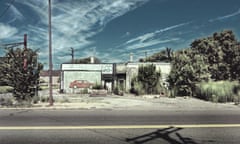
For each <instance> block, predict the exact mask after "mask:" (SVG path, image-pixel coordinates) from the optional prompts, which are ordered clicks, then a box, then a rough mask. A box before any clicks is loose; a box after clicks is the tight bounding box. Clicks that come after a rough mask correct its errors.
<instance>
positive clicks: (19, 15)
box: [10, 5, 24, 20]
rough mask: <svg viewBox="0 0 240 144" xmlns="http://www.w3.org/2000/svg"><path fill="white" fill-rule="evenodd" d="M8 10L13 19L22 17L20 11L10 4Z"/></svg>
mask: <svg viewBox="0 0 240 144" xmlns="http://www.w3.org/2000/svg"><path fill="white" fill-rule="evenodd" d="M10 11H11V14H12V15H13V17H14V18H15V19H18V20H23V19H24V16H23V15H22V13H21V12H20V11H19V10H18V9H17V8H16V7H15V6H14V5H11V6H10Z"/></svg>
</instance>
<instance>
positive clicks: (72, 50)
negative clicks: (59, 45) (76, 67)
mask: <svg viewBox="0 0 240 144" xmlns="http://www.w3.org/2000/svg"><path fill="white" fill-rule="evenodd" d="M70 49H71V56H72V64H73V63H74V48H72V47H70Z"/></svg>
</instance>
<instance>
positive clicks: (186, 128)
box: [0, 110, 240, 144]
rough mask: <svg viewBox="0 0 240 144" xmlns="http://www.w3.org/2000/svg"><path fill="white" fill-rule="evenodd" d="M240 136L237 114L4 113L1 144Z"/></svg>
mask: <svg viewBox="0 0 240 144" xmlns="http://www.w3.org/2000/svg"><path fill="white" fill-rule="evenodd" d="M239 133H240V111H238V110H222V111H219V110H216V111H199V110H194V111H191V110H189V111H162V110H161V111H124V110H121V111H117V110H95V111H90V110H87V111H84V110H61V111H60V110H51V111H47V110H0V144H17V143H24V144H32V143H37V144H42V143H44V144H46V143H47V144H48V143H51V144H66V143H67V144H81V143H84V144H87V143H100V144H101V143H103V144H105V143H120V144H121V143H122V144H127V143H140V144H143V143H144V144H148V143H157V144H159V143H160V144H161V143H171V144H175V143H176V144H185V143H186V144H201V143H210V144H213V143H214V144H219V143H234V144H235V143H236V144H238V143H240V137H239Z"/></svg>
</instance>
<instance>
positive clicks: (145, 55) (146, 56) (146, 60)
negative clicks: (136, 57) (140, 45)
mask: <svg viewBox="0 0 240 144" xmlns="http://www.w3.org/2000/svg"><path fill="white" fill-rule="evenodd" d="M146 61H147V51H145V62H146Z"/></svg>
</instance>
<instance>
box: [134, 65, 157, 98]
mask: <svg viewBox="0 0 240 144" xmlns="http://www.w3.org/2000/svg"><path fill="white" fill-rule="evenodd" d="M160 78H161V72H160V71H157V70H156V66H155V65H153V64H150V65H146V66H144V65H142V66H140V67H139V68H138V75H137V76H136V77H135V78H133V80H132V82H133V83H132V87H133V88H135V89H134V90H132V91H133V92H134V91H135V93H139V94H142V93H143V92H138V91H142V89H143V90H144V92H145V93H147V94H153V93H159V88H160V87H161V84H160ZM136 86H137V87H136Z"/></svg>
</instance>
